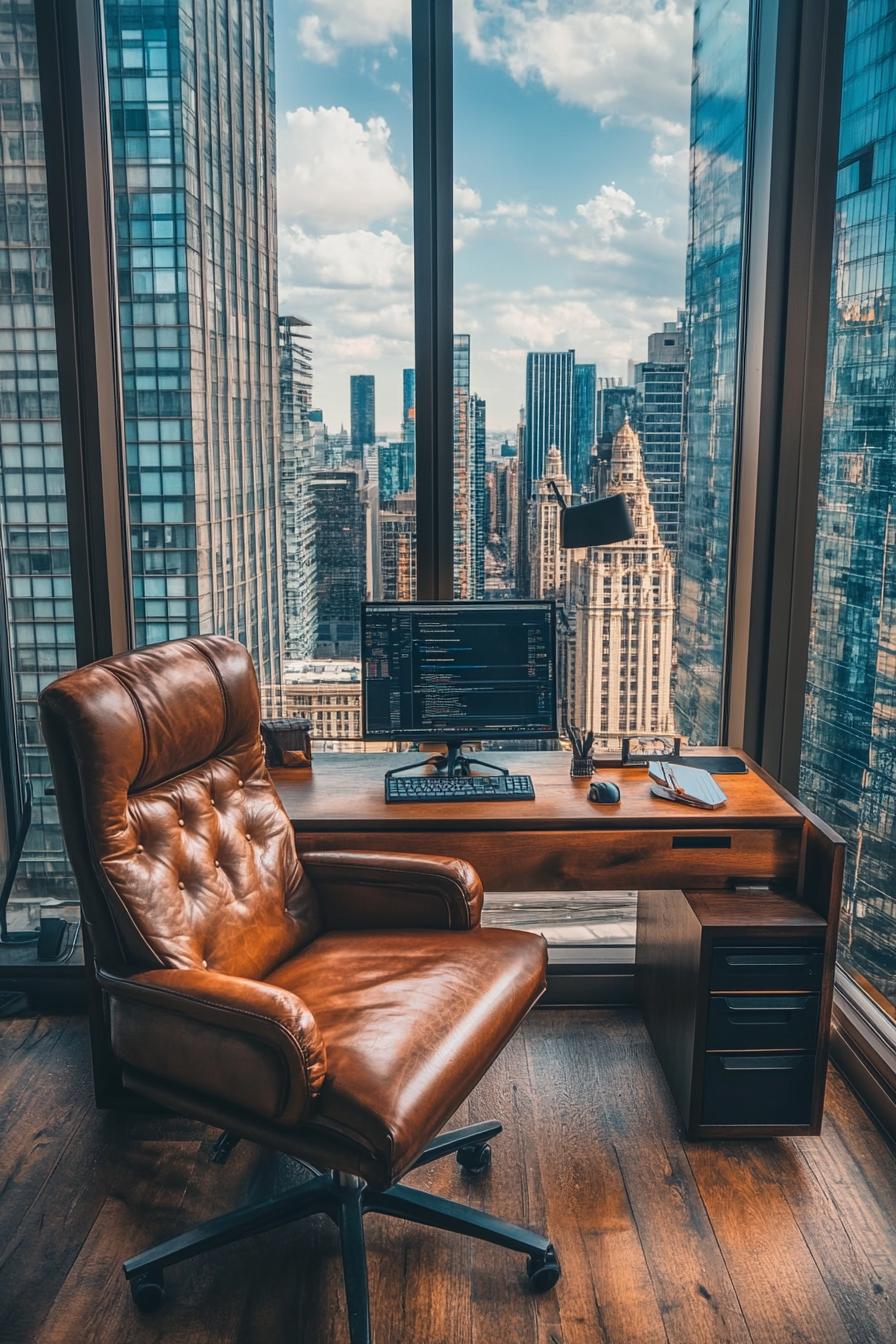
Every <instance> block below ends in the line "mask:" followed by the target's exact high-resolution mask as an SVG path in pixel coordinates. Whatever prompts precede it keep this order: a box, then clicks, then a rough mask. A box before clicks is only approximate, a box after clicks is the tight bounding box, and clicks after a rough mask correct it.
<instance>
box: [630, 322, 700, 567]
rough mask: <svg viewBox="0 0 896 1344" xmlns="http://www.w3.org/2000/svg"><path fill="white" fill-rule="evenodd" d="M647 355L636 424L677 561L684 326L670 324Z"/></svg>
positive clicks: (641, 367)
mask: <svg viewBox="0 0 896 1344" xmlns="http://www.w3.org/2000/svg"><path fill="white" fill-rule="evenodd" d="M684 316H685V314H682V317H684ZM647 354H648V358H647V360H646V361H645V362H644V363H643V364H636V365H635V409H634V414H633V415H632V417H631V419H632V423H633V425H634V427H635V429H636V430H637V432H638V437H639V438H640V440H641V453H642V456H643V459H644V475H645V476H646V477H647V484H648V485H649V486H650V498H651V500H652V501H653V507H654V511H655V513H656V520H657V522H658V523H659V527H660V534H661V536H662V538H663V541H664V543H665V545H666V547H667V548H668V550H669V553H670V554H671V556H672V558H673V560H674V559H675V556H676V555H677V552H678V521H679V510H680V508H681V443H682V432H683V428H684V425H683V419H682V416H683V411H684V389H685V378H686V375H687V366H686V364H685V345H684V327H683V324H682V323H680V322H679V323H675V322H666V323H665V325H664V327H663V330H662V331H661V332H657V333H655V334H654V335H651V336H649V337H648V340H647Z"/></svg>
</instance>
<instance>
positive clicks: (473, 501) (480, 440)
mask: <svg viewBox="0 0 896 1344" xmlns="http://www.w3.org/2000/svg"><path fill="white" fill-rule="evenodd" d="M469 416H470V597H471V598H480V597H483V596H484V594H485V547H486V544H487V542H488V535H489V527H488V492H487V491H486V488H485V401H484V400H483V398H482V397H477V396H476V395H475V394H474V395H473V396H471V397H470V410H469Z"/></svg>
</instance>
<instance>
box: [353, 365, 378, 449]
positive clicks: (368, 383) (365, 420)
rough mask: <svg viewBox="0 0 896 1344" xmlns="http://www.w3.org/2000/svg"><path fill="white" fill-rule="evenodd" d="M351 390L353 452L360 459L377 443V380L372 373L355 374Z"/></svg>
mask: <svg viewBox="0 0 896 1344" xmlns="http://www.w3.org/2000/svg"><path fill="white" fill-rule="evenodd" d="M350 388H351V434H352V452H353V453H354V454H355V456H356V457H360V456H361V455H362V454H363V452H364V449H365V448H372V447H373V445H374V444H375V443H376V378H375V377H374V375H373V374H372V373H353V374H352V376H351V379H350Z"/></svg>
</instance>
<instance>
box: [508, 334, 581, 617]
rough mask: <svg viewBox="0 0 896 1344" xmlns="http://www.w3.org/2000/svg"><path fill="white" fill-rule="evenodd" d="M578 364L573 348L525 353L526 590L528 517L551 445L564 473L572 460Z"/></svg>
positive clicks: (522, 565) (525, 583)
mask: <svg viewBox="0 0 896 1344" xmlns="http://www.w3.org/2000/svg"><path fill="white" fill-rule="evenodd" d="M575 363H576V352H575V351H574V350H562V351H530V352H529V354H528V355H527V356H526V413H525V426H526V429H525V440H524V442H525V446H524V451H523V456H522V461H521V463H520V472H519V489H520V509H519V513H520V542H521V544H520V548H519V559H518V565H517V584H518V585H519V586H520V588H521V591H523V592H526V591H528V588H529V574H530V569H529V559H528V556H527V555H526V553H525V552H526V547H525V537H526V535H527V530H528V525H527V522H526V519H527V516H528V510H529V501H530V500H531V499H532V497H533V493H534V485H535V482H536V481H537V480H539V479H540V478H541V477H542V476H543V475H544V469H545V463H546V462H547V456H548V449H549V448H550V447H551V445H552V444H553V445H554V447H555V448H556V449H557V450H558V452H559V453H560V460H561V462H562V463H563V470H564V471H565V472H568V471H569V464H570V462H571V461H572V455H573V426H574V422H575V401H574V391H573V389H574V380H575V373H574V370H575Z"/></svg>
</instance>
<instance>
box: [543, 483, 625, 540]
mask: <svg viewBox="0 0 896 1344" xmlns="http://www.w3.org/2000/svg"><path fill="white" fill-rule="evenodd" d="M550 484H551V486H552V488H553V491H554V494H555V495H556V496H557V502H558V504H559V505H560V545H561V546H562V547H563V549H564V550H566V551H574V550H579V549H580V548H581V547H584V546H612V545H613V544H614V543H615V542H617V541H631V539H632V538H633V537H634V535H635V525H634V523H633V522H632V515H631V514H630V513H629V509H628V502H627V500H626V498H625V495H622V494H619V495H605V496H604V498H603V499H595V500H592V501H591V503H590V504H574V505H571V506H570V505H569V504H567V503H566V500H565V499H564V498H563V496H562V495H561V493H560V490H559V488H558V486H557V482H556V481H555V480H553V479H552V480H551V482H550Z"/></svg>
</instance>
